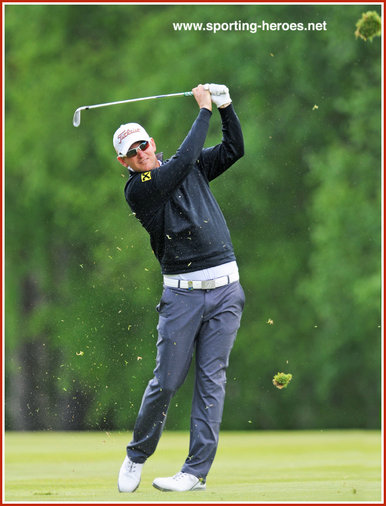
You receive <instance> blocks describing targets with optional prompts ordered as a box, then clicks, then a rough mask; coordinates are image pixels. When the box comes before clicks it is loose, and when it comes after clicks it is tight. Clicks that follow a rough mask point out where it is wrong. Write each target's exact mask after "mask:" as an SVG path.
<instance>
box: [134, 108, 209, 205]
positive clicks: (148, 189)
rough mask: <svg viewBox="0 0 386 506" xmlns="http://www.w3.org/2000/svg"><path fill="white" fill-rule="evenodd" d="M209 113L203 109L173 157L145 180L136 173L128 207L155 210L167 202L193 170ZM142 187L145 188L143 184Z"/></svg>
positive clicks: (202, 142)
mask: <svg viewBox="0 0 386 506" xmlns="http://www.w3.org/2000/svg"><path fill="white" fill-rule="evenodd" d="M211 115H212V113H211V111H209V110H208V109H205V108H202V109H200V112H199V114H198V116H197V118H196V120H195V122H194V123H193V125H192V128H191V129H190V131H189V133H188V135H187V136H186V137H185V139H184V141H183V142H182V144H181V146H180V147H179V148H178V150H177V152H176V154H175V155H174V156H172V157H171V158H170V159H169V160H167V161H166V162H165V163H164V164H162V165H161V166H160V167H156V168H155V169H152V170H151V171H150V174H149V173H147V174H148V176H147V177H143V175H140V173H136V174H135V175H134V176H133V177H132V181H130V180H129V183H130V182H131V183H133V184H128V185H126V189H125V194H126V200H127V201H128V203H129V204H130V205H131V206H134V207H137V206H138V205H139V206H140V207H142V206H145V207H146V208H147V209H148V210H150V209H151V208H152V209H153V210H154V208H156V207H157V206H159V205H161V204H162V203H163V202H165V201H166V200H168V199H169V197H170V195H171V194H172V193H173V192H174V191H175V190H176V189H177V188H178V187H179V186H180V185H181V183H182V182H183V181H184V179H185V178H186V177H187V175H188V174H189V172H190V171H191V170H192V169H193V167H194V165H195V163H196V161H197V160H198V158H199V156H200V153H201V151H202V148H203V145H204V142H205V139H206V135H207V133H208V128H209V120H210V117H211ZM143 183H145V184H143Z"/></svg>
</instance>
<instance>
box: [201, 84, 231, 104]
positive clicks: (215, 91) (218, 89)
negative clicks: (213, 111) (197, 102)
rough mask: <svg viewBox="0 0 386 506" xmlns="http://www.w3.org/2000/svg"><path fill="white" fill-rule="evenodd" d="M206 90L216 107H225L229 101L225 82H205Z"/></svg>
mask: <svg viewBox="0 0 386 506" xmlns="http://www.w3.org/2000/svg"><path fill="white" fill-rule="evenodd" d="M204 86H205V88H206V89H207V90H209V92H210V96H211V98H212V102H213V103H214V104H216V105H217V107H218V108H220V107H221V108H223V107H227V106H228V105H229V104H230V103H231V102H232V100H231V97H230V95H229V89H228V88H227V86H225V84H213V83H211V84H205V85H204Z"/></svg>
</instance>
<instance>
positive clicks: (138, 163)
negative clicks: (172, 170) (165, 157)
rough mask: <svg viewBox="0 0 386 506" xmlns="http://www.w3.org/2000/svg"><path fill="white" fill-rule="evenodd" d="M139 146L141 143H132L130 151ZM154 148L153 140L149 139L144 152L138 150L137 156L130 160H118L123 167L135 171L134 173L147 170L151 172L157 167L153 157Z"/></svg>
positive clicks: (125, 157)
mask: <svg viewBox="0 0 386 506" xmlns="http://www.w3.org/2000/svg"><path fill="white" fill-rule="evenodd" d="M140 144H141V141H138V142H134V144H132V145H131V146H130V149H132V148H136V147H138V146H139V145H140ZM155 151H156V146H155V142H154V139H150V141H149V146H148V147H147V149H145V151H142V150H141V149H138V151H137V154H136V155H135V156H132V157H130V158H127V156H122V157H119V158H118V160H119V161H120V162H121V163H122V165H124V166H125V167H130V168H131V169H133V170H135V172H147V171H148V170H152V169H154V168H155V167H158V166H159V162H158V160H157V158H156V156H155Z"/></svg>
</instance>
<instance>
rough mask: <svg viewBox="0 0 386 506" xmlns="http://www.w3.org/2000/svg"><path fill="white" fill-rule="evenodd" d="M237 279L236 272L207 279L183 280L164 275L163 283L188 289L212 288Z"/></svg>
mask: <svg viewBox="0 0 386 506" xmlns="http://www.w3.org/2000/svg"><path fill="white" fill-rule="evenodd" d="M238 280H239V274H238V273H237V272H236V273H234V274H230V275H229V276H222V277H221V278H216V279H208V280H206V281H185V280H183V279H173V278H169V277H167V276H164V285H165V286H170V287H173V288H187V289H188V290H212V289H213V288H218V287H219V286H225V285H229V284H230V283H234V282H235V281H238Z"/></svg>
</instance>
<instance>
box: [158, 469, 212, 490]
mask: <svg viewBox="0 0 386 506" xmlns="http://www.w3.org/2000/svg"><path fill="white" fill-rule="evenodd" d="M153 487H155V488H158V490H162V491H163V492H187V491H189V490H205V487H206V485H205V483H203V482H202V481H201V480H199V479H198V478H196V476H193V474H188V473H182V472H179V473H177V474H175V475H174V476H171V477H170V478H156V479H155V480H154V481H153Z"/></svg>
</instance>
